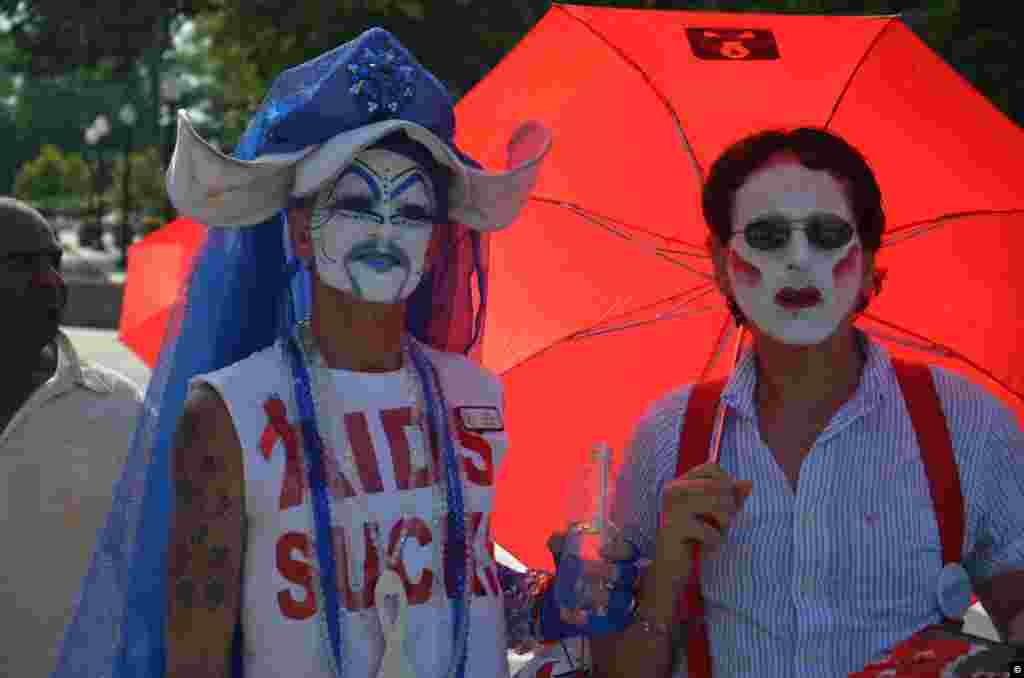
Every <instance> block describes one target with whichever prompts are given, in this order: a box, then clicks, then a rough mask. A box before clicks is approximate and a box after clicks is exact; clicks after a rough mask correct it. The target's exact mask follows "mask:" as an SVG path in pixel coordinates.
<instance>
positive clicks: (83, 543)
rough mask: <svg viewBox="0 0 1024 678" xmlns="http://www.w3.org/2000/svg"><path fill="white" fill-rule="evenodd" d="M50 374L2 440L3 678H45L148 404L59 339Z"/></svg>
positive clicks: (133, 387) (0, 622)
mask: <svg viewBox="0 0 1024 678" xmlns="http://www.w3.org/2000/svg"><path fill="white" fill-rule="evenodd" d="M56 343H57V349H58V362H57V369H56V371H55V372H54V374H53V376H52V377H50V379H49V380H47V382H46V383H44V384H43V385H42V386H40V387H39V388H38V389H36V391H35V392H34V393H33V394H32V395H31V396H30V397H29V398H28V400H27V401H26V402H25V403H24V404H23V405H22V407H21V408H20V409H19V410H18V411H17V412H16V413H15V415H14V417H12V418H11V420H10V422H8V424H7V426H6V427H5V428H4V430H3V432H2V433H0V545H2V546H0V562H2V565H0V628H3V629H5V636H6V639H5V640H4V641H3V642H0V675H3V676H48V675H49V674H50V672H51V671H52V670H53V667H54V664H55V662H56V653H57V651H58V648H59V645H60V640H61V637H62V635H63V631H64V626H65V624H66V622H67V621H68V619H69V615H70V612H71V609H72V606H73V604H74V601H75V599H76V597H77V595H78V591H79V587H80V585H81V581H82V578H83V577H84V576H85V574H86V571H87V570H88V567H89V562H90V559H91V557H92V550H93V544H94V542H95V539H96V533H97V530H99V529H100V528H101V527H102V524H103V520H104V517H105V516H106V514H107V511H108V510H109V509H110V504H111V497H112V496H113V487H114V483H115V481H116V480H117V478H118V477H119V475H120V472H121V467H122V465H123V464H124V460H125V458H126V457H127V454H128V447H129V445H130V442H131V437H132V434H133V432H134V429H135V423H136V417H137V416H138V414H139V412H140V408H141V403H142V393H141V392H140V390H139V388H138V386H136V385H135V384H134V383H132V382H131V381H130V380H128V379H127V378H126V377H123V376H121V375H120V374H118V373H117V372H114V371H112V370H109V369H107V368H105V367H101V366H99V365H95V364H91V363H87V362H86V363H83V362H82V361H81V360H79V357H78V354H77V353H76V352H75V349H74V347H73V346H72V344H71V342H70V340H69V339H68V338H67V336H66V335H64V334H63V333H58V336H57V339H56Z"/></svg>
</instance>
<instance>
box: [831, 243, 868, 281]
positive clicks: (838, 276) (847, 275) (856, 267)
mask: <svg viewBox="0 0 1024 678" xmlns="http://www.w3.org/2000/svg"><path fill="white" fill-rule="evenodd" d="M860 255H861V250H860V245H854V246H853V247H851V248H850V251H849V252H847V253H846V256H845V257H843V258H842V259H840V260H839V261H838V262H837V263H836V265H835V268H833V269H832V275H833V276H834V277H835V280H836V285H837V286H843V287H845V286H847V285H850V284H853V283H854V282H856V280H854V278H856V277H858V274H859V273H860V260H861V256H860Z"/></svg>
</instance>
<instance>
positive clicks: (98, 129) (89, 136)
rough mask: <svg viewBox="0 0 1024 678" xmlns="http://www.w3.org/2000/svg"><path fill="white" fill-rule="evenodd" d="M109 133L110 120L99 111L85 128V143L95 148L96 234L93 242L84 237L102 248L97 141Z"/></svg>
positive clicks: (100, 154)
mask: <svg viewBox="0 0 1024 678" xmlns="http://www.w3.org/2000/svg"><path fill="white" fill-rule="evenodd" d="M108 134H110V121H109V120H107V116H105V115H103V114H102V113H100V114H99V115H97V116H96V119H95V120H93V121H92V125H90V126H89V127H88V128H86V130H85V143H86V144H87V145H88V146H89V147H90V148H94V149H96V170H95V171H94V172H93V175H92V176H93V192H94V194H95V195H94V198H95V206H96V223H95V225H94V227H93V232H94V233H95V234H96V240H95V242H88V241H91V240H92V239H91V238H88V237H87V238H86V240H87V243H84V244H91V245H93V246H98V248H100V249H102V248H103V238H102V235H103V192H102V186H101V185H100V184H101V182H102V177H103V152H102V151H101V150H100V147H99V145H98V144H99V142H100V141H102V140H103V138H104V137H106V136H107V135H108Z"/></svg>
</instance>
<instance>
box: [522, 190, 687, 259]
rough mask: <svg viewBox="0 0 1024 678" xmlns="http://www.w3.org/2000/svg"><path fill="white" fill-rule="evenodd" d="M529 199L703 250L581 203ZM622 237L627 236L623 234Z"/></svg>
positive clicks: (536, 196)
mask: <svg viewBox="0 0 1024 678" xmlns="http://www.w3.org/2000/svg"><path fill="white" fill-rule="evenodd" d="M530 200H536V201H537V202H542V203H546V204H548V205H554V206H555V207H562V208H564V209H567V210H570V211H572V212H576V213H577V214H579V215H580V216H582V217H584V218H586V219H590V220H591V221H595V222H602V221H603V222H608V223H611V224H616V225H618V226H622V227H623V228H625V229H628V230H632V231H637V232H639V233H643V234H644V235H648V236H650V237H652V238H658V239H659V240H663V241H665V242H666V243H674V244H677V245H682V246H684V247H690V248H692V249H693V250H697V251H700V252H703V251H704V250H703V248H701V247H699V246H698V245H693V244H691V243H688V242H686V241H685V240H680V239H678V238H671V237H669V236H667V235H662V234H661V233H657V232H655V231H651V230H649V229H646V228H644V227H642V226H636V225H634V224H630V223H627V222H625V221H622V220H621V219H617V218H615V217H610V216H608V215H607V214H601V213H600V212H595V211H594V210H591V209H588V208H586V207H582V206H581V205H577V204H576V203H574V202H569V201H568V200H560V199H558V198H548V197H546V196H542V195H531V196H530ZM602 225H605V224H602ZM606 227H607V226H606ZM623 237H629V236H623ZM659 249H664V248H659ZM665 251H673V250H665ZM680 254H682V252H680ZM688 256H703V257H705V258H706V257H707V254H690V255H688Z"/></svg>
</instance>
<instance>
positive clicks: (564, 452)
mask: <svg viewBox="0 0 1024 678" xmlns="http://www.w3.org/2000/svg"><path fill="white" fill-rule="evenodd" d="M458 117H459V124H460V126H461V131H460V136H459V138H458V142H459V144H460V146H462V147H463V148H465V149H466V150H467V151H468V152H469V153H471V154H473V155H475V156H476V157H478V159H479V160H480V161H481V162H483V163H484V164H488V163H494V162H498V161H500V158H499V157H498V155H497V153H495V150H494V143H493V140H494V139H499V138H502V135H507V134H509V133H510V132H511V131H512V129H513V128H514V125H515V124H516V121H519V120H523V119H537V120H540V121H542V122H544V123H545V124H547V125H548V126H550V127H551V128H552V129H553V130H554V132H555V143H554V148H553V151H552V153H551V155H550V156H549V157H548V159H547V160H546V164H545V166H544V169H543V171H542V173H541V177H540V180H539V182H538V184H537V187H536V188H535V190H534V193H533V196H532V200H531V202H530V204H529V205H528V206H527V208H526V209H525V211H524V213H523V214H522V216H521V217H520V218H519V220H518V221H517V222H516V224H515V225H514V227H513V228H511V229H509V230H508V231H505V232H501V233H499V234H496V235H495V236H494V237H493V239H492V240H491V243H490V260H489V266H490V289H489V295H490V296H489V310H488V318H487V335H486V340H485V343H484V346H483V352H482V356H483V357H482V359H483V363H484V365H486V366H487V367H489V368H491V369H493V370H495V371H497V372H498V373H500V374H501V375H502V376H503V380H504V384H505V388H506V398H507V402H508V416H507V421H508V423H507V428H508V430H509V432H510V441H511V445H512V448H511V450H510V454H509V455H508V457H507V458H506V460H505V461H504V462H503V466H502V470H501V473H500V476H499V479H498V482H499V484H500V487H499V491H498V494H497V504H496V515H495V521H494V527H495V534H496V538H497V539H498V541H500V542H501V543H502V545H503V546H505V547H506V548H507V549H508V550H509V551H511V552H512V553H513V554H514V555H515V556H516V557H518V558H519V559H520V560H522V561H524V562H525V563H527V564H529V565H531V566H534V567H537V566H550V557H549V556H548V554H547V552H546V549H545V547H544V542H545V539H546V537H547V536H548V534H550V533H551V532H552V531H554V530H556V529H560V528H563V527H564V524H563V522H564V517H563V516H564V515H565V514H564V511H563V510H562V509H563V506H562V503H561V501H562V500H561V499H559V498H560V497H563V496H565V495H566V494H567V493H566V485H567V483H569V482H572V481H573V479H575V478H577V477H578V475H579V474H578V471H577V469H578V468H579V465H580V463H581V461H582V460H583V459H584V458H585V455H586V454H587V453H588V451H589V450H590V448H591V446H592V444H593V443H594V442H596V441H598V440H604V441H607V442H609V443H610V444H611V445H612V447H613V448H614V450H615V452H616V455H615V461H616V463H620V462H621V454H622V451H623V448H624V447H625V445H626V443H627V440H628V436H629V434H630V431H631V429H632V427H633V425H634V424H635V423H636V421H637V420H638V418H639V417H640V415H641V414H642V412H643V411H644V409H645V408H646V407H647V406H648V405H649V403H650V402H651V401H652V400H653V399H655V398H657V397H659V396H661V395H663V394H665V393H666V392H667V391H669V390H670V389H672V388H674V387H677V386H680V385H682V384H684V383H686V382H692V381H695V380H698V379H699V378H700V377H701V375H702V374H704V373H705V368H708V367H710V365H709V358H710V357H711V356H712V354H713V353H714V351H715V347H716V343H717V341H716V340H717V338H718V337H719V336H720V335H721V333H722V331H723V329H724V328H725V327H726V326H727V324H728V323H729V322H730V320H729V316H728V314H727V312H726V310H725V307H724V304H723V303H722V301H721V299H720V297H719V295H718V294H717V291H716V290H715V289H714V287H713V284H712V282H711V280H710V272H711V263H710V259H709V258H708V254H707V252H706V250H705V248H704V245H703V243H704V240H705V237H706V227H705V225H704V222H703V217H702V215H701V211H700V201H699V196H700V188H701V185H702V177H703V173H704V172H705V170H706V168H707V167H708V166H709V165H710V163H711V162H712V161H713V160H714V158H715V157H716V156H717V155H718V154H719V153H720V152H721V151H722V150H724V148H725V147H726V146H728V145H729V144H730V143H732V142H733V141H735V140H737V139H739V138H740V137H742V136H745V135H747V134H749V133H752V132H755V131H758V130H761V129H764V128H768V127H793V126H800V125H817V126H824V127H827V128H828V129H830V130H832V131H834V132H836V133H838V134H840V135H842V136H844V137H845V138H847V139H849V140H850V141H851V142H852V143H853V144H854V145H856V146H857V147H859V148H860V149H861V150H862V151H863V152H864V153H865V155H866V156H867V157H868V160H869V161H870V162H871V163H872V165H873V167H874V168H875V170H876V173H877V176H878V179H879V181H880V183H881V185H882V189H883V194H884V197H885V201H886V203H885V207H886V211H887V217H888V222H889V226H888V228H887V231H886V234H885V238H884V242H883V248H882V250H881V251H880V253H879V256H878V264H879V266H880V267H883V268H887V269H888V270H889V276H888V279H887V281H886V285H885V288H884V290H883V292H882V294H881V295H880V296H879V297H878V298H877V299H876V300H875V301H874V302H872V306H871V309H870V311H869V313H868V314H867V316H866V317H864V318H863V319H861V320H860V321H859V323H860V326H861V327H862V328H863V329H865V330H867V331H868V332H869V333H872V334H873V335H874V336H876V337H879V338H881V339H882V340H883V343H884V344H885V345H886V346H887V348H888V349H889V350H890V352H892V353H893V354H895V355H901V356H905V357H908V358H912V359H918V360H928V361H932V362H935V363H938V364H940V365H943V366H946V367H949V368H951V369H953V370H956V371H959V372H962V373H964V374H966V375H968V376H969V378H971V379H974V380H976V381H977V382H979V383H981V384H983V385H984V386H986V387H987V388H989V389H990V390H992V391H993V392H994V393H996V394H997V395H998V396H1000V397H1002V398H1003V399H1004V400H1005V401H1006V402H1007V403H1008V404H1010V405H1011V406H1012V407H1013V408H1015V409H1016V411H1017V412H1018V413H1020V414H1024V396H1022V395H1021V394H1022V393H1024V363H1022V362H1021V361H1020V360H1019V359H1016V351H1017V350H1018V349H1019V347H1020V345H1021V341H1020V340H1021V338H1022V337H1024V319H1022V318H1024V316H1022V315H1021V314H1020V313H1019V312H1018V309H1019V306H1020V299H1021V290H1022V288H1024V274H1022V272H1021V270H1022V269H1021V268H1020V267H1019V266H1015V258H1016V253H1017V252H1020V251H1022V250H1024V185H1022V184H1021V179H1020V177H1022V176H1024V132H1022V130H1021V129H1020V128H1018V127H1017V126H1015V125H1014V124H1013V123H1012V122H1010V121H1009V120H1008V119H1007V118H1006V117H1004V116H1003V115H1002V114H1001V113H1000V112H999V111H997V110H996V109H995V108H994V107H993V106H992V105H991V104H990V103H989V102H988V101H987V100H986V99H985V98H984V97H982V96H981V95H980V94H979V93H978V92H976V91H975V90H974V89H973V88H972V87H971V86H970V85H969V84H968V83H967V82H966V81H964V80H963V79H962V78H960V76H959V75H957V74H956V73H955V72H954V71H953V70H952V69H951V68H950V67H949V66H948V65H947V64H946V63H944V62H943V61H942V60H941V59H940V58H939V57H938V56H937V55H936V54H935V53H933V52H932V51H931V50H930V49H929V48H928V47H927V46H926V45H925V44H924V43H922V42H921V41H920V40H919V39H918V38H917V37H916V36H915V35H914V34H913V33H912V32H911V31H910V30H909V29H908V28H907V26H906V25H905V24H904V23H903V22H902V21H901V20H900V18H899V17H863V16H857V17H847V16H793V15H769V14H728V13H711V12H683V11H651V10H622V9H607V8H596V7H582V6H572V5H555V6H554V7H552V9H551V10H550V11H549V12H548V13H547V14H546V15H545V17H544V18H543V19H542V20H541V21H540V22H539V23H538V24H537V25H536V27H535V28H534V29H533V30H532V31H531V32H530V33H529V34H528V35H527V36H526V37H525V38H524V39H523V40H522V42H521V43H520V44H519V45H518V46H517V47H516V48H515V49H514V50H513V51H512V52H511V53H509V55H508V56H507V57H506V58H505V60H504V61H502V62H501V63H500V64H499V65H498V66H497V67H496V68H495V69H494V70H493V71H492V72H491V73H490V74H489V75H488V76H487V77H486V78H485V79H484V80H483V81H482V82H481V83H480V84H479V85H478V86H477V87H476V88H475V89H473V90H472V91H470V92H469V93H468V94H467V95H466V96H465V97H464V98H463V99H462V101H461V102H460V103H459V106H458ZM730 353H731V351H729V352H728V353H727V354H726V355H729V354H730ZM730 362H731V361H730V360H728V359H723V360H719V361H718V362H717V364H716V365H715V366H714V367H711V368H710V369H709V371H708V372H707V374H708V375H710V376H712V377H714V376H724V375H725V374H726V373H727V371H728V370H729V369H730V365H729V364H728V363H730ZM534 498H544V499H543V500H541V501H536V500H534Z"/></svg>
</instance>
